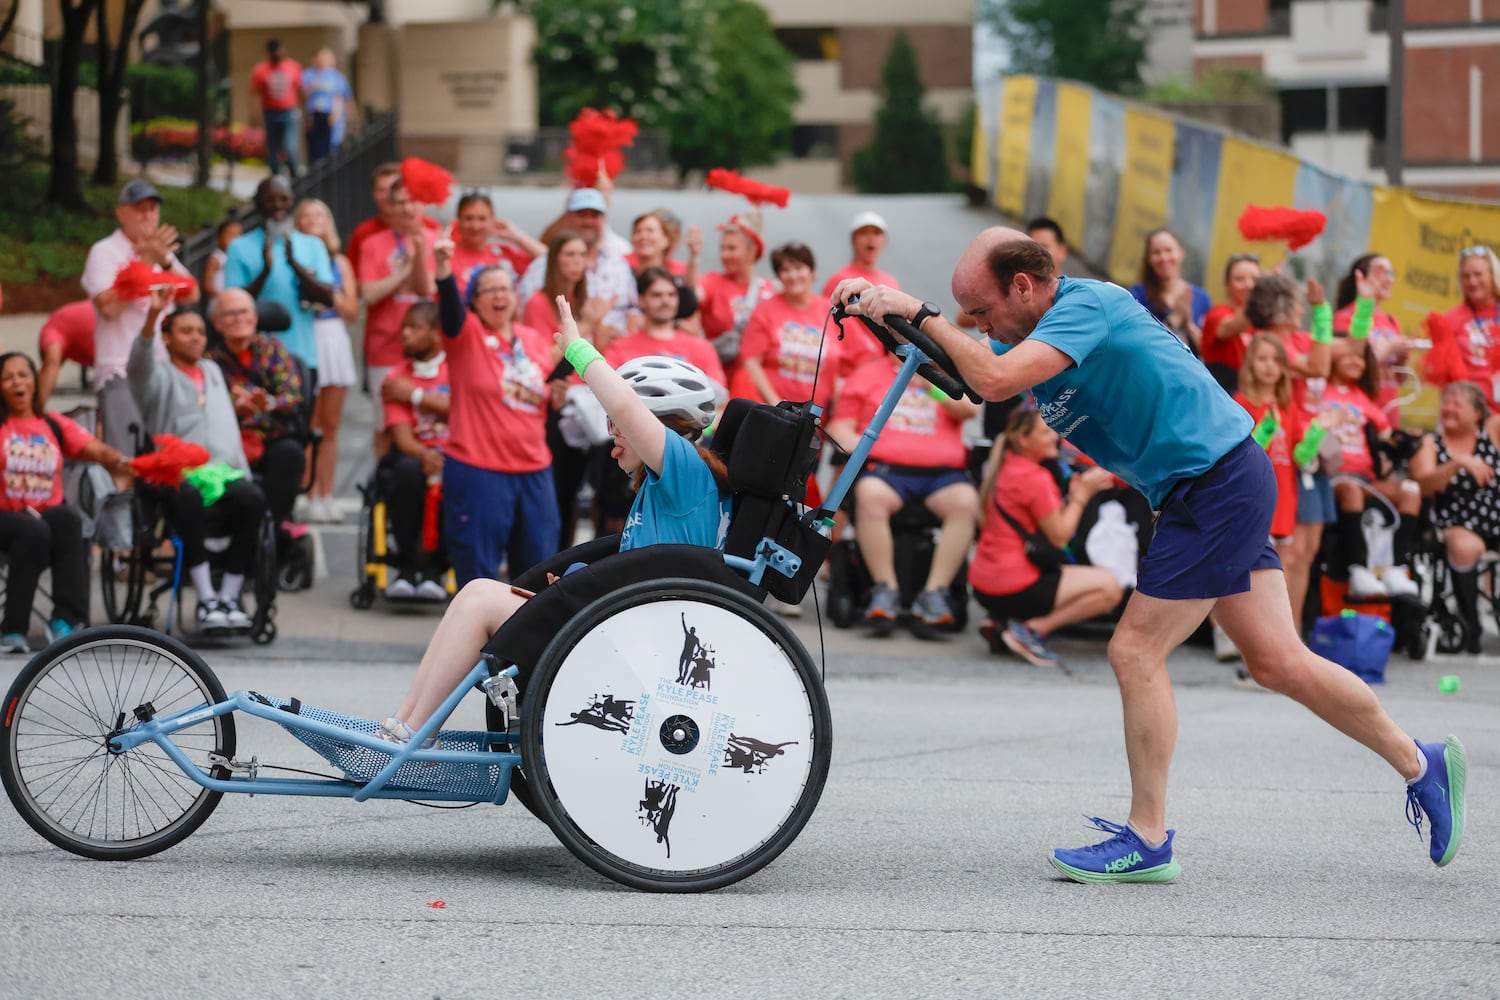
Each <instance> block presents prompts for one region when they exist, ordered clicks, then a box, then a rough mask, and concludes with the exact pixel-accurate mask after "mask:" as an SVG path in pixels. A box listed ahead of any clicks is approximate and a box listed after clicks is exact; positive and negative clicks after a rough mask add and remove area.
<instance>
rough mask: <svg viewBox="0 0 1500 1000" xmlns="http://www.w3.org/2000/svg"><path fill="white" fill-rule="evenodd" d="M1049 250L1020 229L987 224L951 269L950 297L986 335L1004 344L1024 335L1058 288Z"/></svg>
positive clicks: (1012, 342) (1038, 317) (1014, 341)
mask: <svg viewBox="0 0 1500 1000" xmlns="http://www.w3.org/2000/svg"><path fill="white" fill-rule="evenodd" d="M1055 271H1056V268H1055V266H1054V265H1053V263H1052V255H1051V254H1050V253H1048V252H1047V249H1046V248H1045V247H1043V246H1042V245H1041V244H1040V243H1038V242H1037V241H1036V240H1033V239H1032V238H1031V237H1029V236H1027V235H1026V234H1025V233H1023V232H1021V231H1020V230H1019V229H1011V228H1009V227H1006V226H994V227H992V228H990V229H986V230H984V231H983V232H981V233H980V234H979V235H978V236H976V237H974V241H973V242H972V243H970V244H969V246H968V249H966V250H965V251H964V253H963V256H962V257H960V258H959V261H958V265H957V266H956V267H954V269H953V298H954V299H955V300H957V302H958V304H959V305H960V306H962V307H963V310H964V311H965V312H967V313H968V314H969V315H970V316H972V317H974V319H975V321H976V322H977V323H978V324H979V329H980V331H981V332H983V333H984V334H985V335H986V336H988V337H992V338H993V339H995V340H999V341H1002V342H1003V343H1007V344H1014V343H1017V342H1019V341H1020V340H1022V339H1024V338H1025V337H1026V336H1027V335H1028V334H1030V333H1031V331H1032V330H1033V329H1035V328H1036V324H1037V322H1038V321H1039V320H1040V319H1041V317H1042V314H1043V313H1045V312H1046V311H1047V309H1048V308H1049V307H1050V306H1051V305H1052V298H1053V296H1054V295H1055V293H1056V288H1057V285H1056V278H1055Z"/></svg>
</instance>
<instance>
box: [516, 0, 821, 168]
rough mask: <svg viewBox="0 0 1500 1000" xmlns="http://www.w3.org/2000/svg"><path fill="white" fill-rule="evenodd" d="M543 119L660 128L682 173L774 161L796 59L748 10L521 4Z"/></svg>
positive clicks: (734, 3) (711, 2)
mask: <svg viewBox="0 0 1500 1000" xmlns="http://www.w3.org/2000/svg"><path fill="white" fill-rule="evenodd" d="M522 9H523V10H524V11H525V12H526V13H527V14H529V15H530V16H531V17H532V18H533V19H534V20H535V22H536V27H537V45H536V48H535V50H534V51H533V59H534V61H535V62H536V67H537V83H538V89H539V95H538V96H539V101H540V105H541V106H540V108H539V116H538V117H539V119H540V121H541V124H542V125H551V126H558V125H566V124H567V123H568V122H570V121H572V120H573V118H574V117H576V116H577V114H578V112H579V111H581V110H582V109H583V108H586V107H593V108H608V109H613V110H614V111H616V112H618V113H620V114H621V115H625V116H628V117H630V118H633V119H635V121H636V122H638V123H639V124H640V126H641V127H642V128H656V129H662V130H664V131H665V132H666V133H667V135H668V138H669V142H670V149H671V155H672V158H673V162H674V163H675V164H676V166H677V168H678V170H679V171H681V172H684V173H685V172H687V171H689V170H695V169H704V168H706V167H711V166H725V167H742V166H749V165H752V164H756V163H766V162H770V161H771V160H772V159H774V158H775V155H776V153H777V152H780V151H781V150H783V149H785V148H786V146H787V145H788V144H789V142H790V134H791V107H792V105H793V104H794V103H795V102H796V100H797V88H796V83H795V81H794V78H793V65H792V60H791V57H790V55H789V54H788V53H787V52H786V50H785V49H783V48H782V47H781V45H780V43H779V42H777V41H776V37H775V35H774V34H773V33H772V31H771V25H770V22H769V20H768V19H767V18H766V16H765V13H764V11H762V10H761V9H760V8H759V7H758V6H757V5H756V4H754V3H751V2H749V0H625V2H622V0H524V2H523V5H522Z"/></svg>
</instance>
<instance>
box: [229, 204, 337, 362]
mask: <svg viewBox="0 0 1500 1000" xmlns="http://www.w3.org/2000/svg"><path fill="white" fill-rule="evenodd" d="M265 252H266V231H265V230H264V229H257V230H255V231H254V232H249V233H246V234H245V235H244V236H241V237H240V238H239V239H237V240H235V241H234V242H233V243H231V244H229V249H228V251H226V253H225V261H224V287H225V288H244V287H246V286H247V285H249V284H250V282H252V281H254V280H255V279H256V278H257V277H259V276H260V272H261V269H262V268H263V267H264V266H265ZM292 254H293V255H294V256H295V257H296V258H297V264H298V265H299V266H301V267H304V268H306V269H307V270H308V271H310V272H312V275H313V277H315V278H317V279H318V280H319V281H321V282H323V283H324V284H328V285H331V284H333V264H332V262H331V261H330V260H329V259H328V248H327V247H326V246H324V245H323V241H322V240H320V239H318V238H317V237H316V236H309V235H307V234H306V233H293V234H292ZM260 298H262V299H269V300H271V301H272V302H280V303H281V304H282V305H284V306H286V310H287V312H289V313H291V314H292V326H291V328H290V329H289V330H287V331H286V332H285V333H278V334H276V336H277V337H279V338H280V339H281V342H282V343H283V344H285V345H286V348H287V350H289V351H291V352H292V353H293V354H295V355H297V357H298V358H300V359H301V360H302V363H303V364H305V365H307V367H309V368H314V369H315V368H317V367H318V342H317V339H316V337H315V336H314V334H313V310H311V309H304V308H302V303H301V301H300V299H301V295H300V294H299V291H298V285H297V274H296V272H294V271H293V270H292V266H291V265H290V264H288V263H287V262H286V250H285V248H284V247H282V245H281V244H280V243H279V242H278V243H277V245H276V249H275V250H274V251H273V252H272V255H271V273H270V275H269V276H268V277H267V278H266V283H265V285H264V286H262V288H261V290H260Z"/></svg>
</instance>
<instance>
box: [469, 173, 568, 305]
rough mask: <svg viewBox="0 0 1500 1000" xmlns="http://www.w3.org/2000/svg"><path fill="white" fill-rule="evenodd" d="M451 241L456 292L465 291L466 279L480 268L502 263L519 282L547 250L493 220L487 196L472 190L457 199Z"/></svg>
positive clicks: (522, 232) (512, 227)
mask: <svg viewBox="0 0 1500 1000" xmlns="http://www.w3.org/2000/svg"><path fill="white" fill-rule="evenodd" d="M449 235H450V236H451V238H452V239H453V241H454V244H455V245H454V247H453V273H454V275H455V276H457V278H458V290H459V291H460V292H466V291H468V288H469V279H470V278H471V277H472V276H473V274H474V272H475V271H477V270H478V269H479V268H481V267H490V266H492V265H495V264H504V265H506V266H507V267H509V268H510V269H511V277H512V278H516V279H519V278H520V277H521V275H523V274H525V273H526V269H527V268H528V267H530V266H531V262H532V261H533V260H535V259H536V258H538V257H540V256H542V254H544V253H546V252H547V248H546V247H545V246H544V245H543V244H542V243H541V241H539V240H538V239H536V237H534V236H531V235H530V234H528V233H527V232H526V231H525V230H523V229H522V228H521V227H520V226H517V225H515V224H514V223H512V222H506V221H505V220H504V219H500V218H496V216H495V206H494V204H493V203H491V201H490V196H489V195H487V194H484V193H483V192H479V191H475V192H473V193H471V194H466V195H464V196H463V197H462V198H460V199H458V214H457V216H456V217H455V218H454V220H453V225H452V227H450V230H449Z"/></svg>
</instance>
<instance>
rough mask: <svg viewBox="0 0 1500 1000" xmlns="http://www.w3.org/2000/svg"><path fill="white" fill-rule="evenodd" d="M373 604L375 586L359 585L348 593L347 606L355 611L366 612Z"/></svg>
mask: <svg viewBox="0 0 1500 1000" xmlns="http://www.w3.org/2000/svg"><path fill="white" fill-rule="evenodd" d="M374 604H375V585H374V584H372V583H368V582H366V583H361V584H360V585H359V586H358V587H355V588H354V589H353V590H351V591H349V606H350V607H351V608H353V609H354V610H355V611H368V610H370V608H371V607H372V606H373V605H374Z"/></svg>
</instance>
